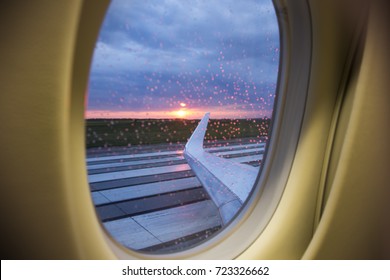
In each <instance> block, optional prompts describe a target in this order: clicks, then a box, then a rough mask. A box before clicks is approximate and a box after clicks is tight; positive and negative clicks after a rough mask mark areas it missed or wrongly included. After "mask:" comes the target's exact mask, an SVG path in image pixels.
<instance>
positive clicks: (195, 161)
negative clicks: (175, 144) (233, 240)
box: [184, 113, 259, 223]
mask: <svg viewBox="0 0 390 280" xmlns="http://www.w3.org/2000/svg"><path fill="white" fill-rule="evenodd" d="M209 117H210V113H206V114H205V115H204V117H203V118H202V120H201V121H200V123H199V124H198V126H197V128H196V129H195V131H194V132H193V134H192V135H191V137H190V139H189V140H188V142H187V144H186V146H185V149H184V157H185V159H186V160H187V162H188V164H189V165H190V167H191V169H192V170H193V171H194V173H195V174H196V176H197V177H198V179H199V180H200V182H201V183H202V184H203V187H204V188H205V189H206V191H207V192H208V194H209V195H210V197H211V198H212V200H213V201H214V203H215V204H216V205H217V207H218V209H219V211H220V214H221V217H222V220H223V222H224V223H227V222H229V221H230V220H231V218H233V216H234V215H235V214H236V213H237V212H238V210H239V209H240V208H241V206H242V204H243V203H244V202H245V200H246V198H247V197H248V195H249V193H250V191H251V189H252V187H253V185H254V183H255V180H256V178H257V174H258V172H259V170H258V168H256V167H253V166H250V165H246V164H241V163H236V162H232V161H229V160H227V159H225V158H222V157H218V156H215V155H213V154H211V153H208V152H206V151H205V150H204V148H203V139H204V136H205V133H206V130H207V124H208V121H209Z"/></svg>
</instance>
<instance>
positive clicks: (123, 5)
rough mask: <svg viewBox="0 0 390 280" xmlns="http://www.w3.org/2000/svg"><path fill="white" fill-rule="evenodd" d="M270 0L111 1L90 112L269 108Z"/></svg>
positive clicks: (273, 55)
mask: <svg viewBox="0 0 390 280" xmlns="http://www.w3.org/2000/svg"><path fill="white" fill-rule="evenodd" d="M278 34H279V31H278V27H277V21H276V17H275V13H274V11H273V6H272V2H271V1H270V0H263V1H234V0H230V1H210V0H198V1H189V0H188V1H183V0H165V1H157V0H156V1H128V0H121V1H119V0H114V1H112V4H111V6H110V8H109V10H108V12H107V15H106V19H105V21H104V23H103V26H102V29H101V32H100V36H99V39H98V41H97V44H96V48H95V53H94V58H93V64H92V68H91V75H90V84H89V100H88V104H89V107H88V108H89V109H90V110H94V109H99V110H114V111H115V110H118V111H120V110H136V111H142V110H149V109H168V110H169V108H170V107H171V106H173V105H172V104H175V101H177V100H185V101H186V102H187V103H188V104H189V105H193V106H197V107H201V106H216V105H220V106H224V105H232V104H236V105H237V106H249V107H250V106H252V107H254V108H260V107H266V108H271V107H272V101H273V95H274V91H275V87H276V85H275V84H276V78H277V71H278V60H279V38H278Z"/></svg>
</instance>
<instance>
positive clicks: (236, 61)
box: [86, 0, 279, 253]
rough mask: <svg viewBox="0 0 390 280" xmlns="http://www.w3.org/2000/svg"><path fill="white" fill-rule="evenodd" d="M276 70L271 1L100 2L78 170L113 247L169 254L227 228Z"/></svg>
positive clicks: (259, 154) (254, 152)
mask: <svg viewBox="0 0 390 280" xmlns="http://www.w3.org/2000/svg"><path fill="white" fill-rule="evenodd" d="M278 64H279V30H278V24H277V19H276V15H275V10H274V7H273V4H272V1H271V0H262V1H235V0H231V1H218V0H213V1H210V0H199V1H190V0H188V1H182V0H170V1H168V0H167V1H160V0H155V1H128V0H123V1H118V0H114V1H112V3H111V5H110V7H109V9H108V11H107V14H106V17H105V20H104V22H103V24H102V27H101V31H100V35H99V38H98V40H97V43H96V46H95V51H94V56H93V62H92V66H91V71H90V81H89V88H88V99H87V110H86V148H87V158H86V161H87V171H88V180H89V184H90V189H91V194H92V198H93V202H94V204H95V206H96V212H97V214H98V216H99V218H100V220H101V222H102V225H103V226H104V228H105V229H106V230H107V232H108V233H109V234H110V235H111V236H112V237H113V238H114V239H115V240H116V241H117V242H119V243H120V244H122V245H123V246H125V247H127V248H130V249H133V250H138V251H142V252H150V253H170V252H177V251H181V250H186V249H189V248H191V247H193V246H196V245H197V244H199V243H201V242H204V241H205V240H209V239H210V238H212V237H213V236H214V235H216V234H217V233H218V232H219V231H221V230H222V229H223V228H224V227H225V226H226V225H227V224H229V223H230V222H231V221H232V220H233V219H234V217H235V216H236V215H237V213H238V212H239V211H240V210H241V209H242V208H243V206H244V204H245V201H246V200H247V198H248V197H249V196H250V194H251V192H252V189H253V187H254V186H255V182H256V179H257V177H258V176H259V172H260V169H261V166H262V161H263V160H264V158H263V156H264V151H265V149H266V148H267V144H268V141H269V138H268V136H269V129H270V124H271V116H272V114H273V108H274V101H275V90H276V81H277V75H278Z"/></svg>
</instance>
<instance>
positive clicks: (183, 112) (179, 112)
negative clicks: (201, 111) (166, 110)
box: [174, 109, 188, 118]
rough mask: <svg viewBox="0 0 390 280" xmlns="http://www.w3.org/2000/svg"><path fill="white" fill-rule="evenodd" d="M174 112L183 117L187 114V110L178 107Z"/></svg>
mask: <svg viewBox="0 0 390 280" xmlns="http://www.w3.org/2000/svg"><path fill="white" fill-rule="evenodd" d="M174 114H175V115H176V116H177V117H179V118H184V117H186V116H187V115H188V112H187V111H186V110H183V109H180V110H178V111H175V112H174Z"/></svg>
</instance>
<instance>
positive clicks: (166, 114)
mask: <svg viewBox="0 0 390 280" xmlns="http://www.w3.org/2000/svg"><path fill="white" fill-rule="evenodd" d="M206 112H210V113H211V116H212V118H214V119H228V118H229V119H241V118H260V117H271V115H272V110H258V111H247V110H242V109H238V108H232V107H230V106H224V107H204V108H191V109H190V108H188V107H182V108H180V109H178V110H172V111H142V112H135V111H109V110H88V111H86V114H85V118H87V119H105V118H107V119H110V118H112V119H175V118H180V119H201V118H202V117H203V116H204V114H205V113H206Z"/></svg>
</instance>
